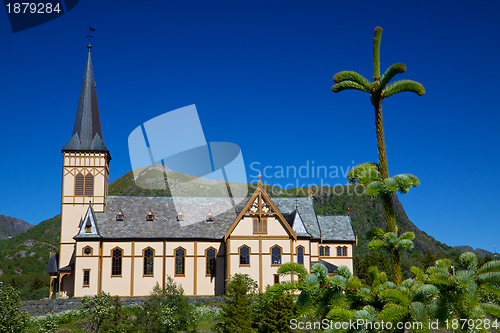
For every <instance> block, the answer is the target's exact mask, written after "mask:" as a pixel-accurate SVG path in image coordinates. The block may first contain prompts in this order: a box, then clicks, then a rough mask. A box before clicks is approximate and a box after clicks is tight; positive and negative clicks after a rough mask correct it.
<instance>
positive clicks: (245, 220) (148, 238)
mask: <svg viewBox="0 0 500 333" xmlns="http://www.w3.org/2000/svg"><path fill="white" fill-rule="evenodd" d="M88 48H89V51H88V57H87V64H86V68H85V74H84V78H83V84H82V90H81V94H80V101H79V104H78V109H77V114H76V120H75V124H74V129H73V135H72V137H71V139H70V140H69V142H68V143H67V144H66V145H65V146H64V148H63V149H62V155H63V177H62V179H63V180H62V202H61V239H60V248H59V253H53V254H51V256H50V259H49V263H48V266H47V272H48V273H49V274H50V276H51V279H52V281H53V282H54V283H51V286H54V290H51V293H55V294H57V295H58V296H62V297H64V296H68V297H73V296H75V297H79V296H86V295H96V294H98V293H99V292H101V291H105V292H108V293H110V294H112V295H120V296H145V295H148V294H149V293H150V292H151V291H152V289H153V287H154V286H155V285H156V284H157V283H159V284H160V286H164V285H165V281H166V278H167V276H171V277H173V279H174V280H175V281H176V282H178V283H180V284H181V285H182V287H183V288H184V291H185V294H186V295H221V294H224V289H225V281H226V279H227V278H228V277H229V276H231V275H233V274H235V273H245V274H248V275H249V276H251V277H252V278H253V279H254V280H256V281H257V282H258V284H259V287H260V290H261V291H265V288H266V286H267V285H272V284H275V283H280V282H281V281H282V280H283V281H284V280H285V279H290V277H286V278H284V277H280V276H279V275H278V274H277V270H278V267H279V266H280V265H281V264H283V263H286V262H296V263H299V264H301V265H304V267H305V268H306V269H307V270H308V271H310V269H311V267H312V266H313V265H314V264H316V263H322V264H324V265H325V266H326V267H327V268H328V270H329V271H330V272H333V271H335V270H336V269H337V267H338V266H340V265H345V266H347V267H349V268H350V269H351V271H352V267H353V261H352V255H353V246H355V243H356V236H355V234H354V231H353V229H352V225H351V219H350V217H348V216H318V215H316V213H315V210H314V203H313V199H312V198H311V197H309V198H281V197H280V198H271V197H269V195H268V194H267V193H266V191H265V190H264V187H263V185H262V182H261V181H260V180H259V183H258V185H257V188H256V190H255V192H254V193H253V194H252V196H250V197H247V198H245V199H244V200H243V201H242V202H241V203H240V204H239V205H238V207H237V209H236V210H229V211H226V212H224V213H221V214H218V215H212V213H211V212H212V211H220V210H218V209H217V207H218V206H219V205H222V204H223V200H224V198H217V197H184V198H176V204H177V205H179V203H180V204H181V205H182V212H181V211H177V210H176V208H175V207H174V203H173V200H172V198H170V197H129V196H108V180H109V163H110V161H111V155H110V152H109V151H108V149H107V148H106V146H105V145H104V142H103V135H102V130H101V123H100V116H99V108H98V104H97V96H96V87H95V82H94V73H93V69H92V61H91V52H90V51H91V46H90V45H89V46H88ZM195 213H196V214H195ZM200 214H202V215H203V216H205V215H206V219H205V220H203V221H193V220H191V221H190V219H192V216H194V215H196V216H200ZM293 278H294V277H291V279H293Z"/></svg>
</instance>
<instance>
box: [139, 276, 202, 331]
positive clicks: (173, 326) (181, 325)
mask: <svg viewBox="0 0 500 333" xmlns="http://www.w3.org/2000/svg"><path fill="white" fill-rule="evenodd" d="M197 324H198V321H197V318H196V317H195V310H194V307H193V306H192V305H191V304H189V302H188V299H187V297H186V296H184V289H182V286H181V285H179V284H177V283H176V282H175V281H174V279H173V278H172V277H171V276H167V281H166V283H165V288H163V289H162V288H161V287H160V285H159V284H158V283H157V284H156V286H155V287H154V288H153V291H152V292H151V295H150V296H148V298H147V300H146V302H145V303H144V307H143V308H142V310H140V311H139V313H138V314H137V320H136V325H135V326H136V329H137V331H138V332H152V333H153V332H154V333H157V332H162V333H168V332H178V331H186V330H189V329H195V328H196V326H197Z"/></svg>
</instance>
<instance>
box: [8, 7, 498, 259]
mask: <svg viewBox="0 0 500 333" xmlns="http://www.w3.org/2000/svg"><path fill="white" fill-rule="evenodd" d="M499 13H500V2H498V1H478V2H474V3H472V2H470V1H441V2H439V3H436V2H435V1H418V2H417V1H415V2H409V1H286V2H285V1H271V2H270V1H245V2H243V1H224V2H223V1H147V2H141V1H94V0H81V1H80V3H79V4H78V5H77V6H76V7H75V8H74V9H73V10H71V11H70V12H68V13H67V14H65V15H63V16H61V17H60V18H58V19H55V20H53V21H50V22H48V23H46V24H44V25H41V26H38V27H35V28H32V29H29V30H26V31H22V32H18V33H15V34H14V33H12V31H11V29H10V26H9V22H8V19H7V14H6V11H5V10H4V11H1V10H0V41H1V44H2V52H1V53H0V60H1V61H0V66H1V75H0V100H1V104H0V108H1V115H2V118H1V119H2V125H3V126H2V129H1V130H0V186H1V187H0V214H4V215H9V216H15V217H19V218H22V219H24V220H26V221H27V222H30V223H32V224H37V223H39V222H40V221H42V220H45V219H47V218H50V217H53V216H55V215H57V214H59V213H60V200H61V177H62V158H61V152H60V150H61V148H62V147H63V146H64V145H65V144H66V142H67V141H68V140H69V139H70V138H71V134H72V130H73V124H74V119H75V114H76V109H77V106H78V99H79V94H80V89H81V84H82V79H83V72H84V69H85V61H86V57H87V47H86V46H87V42H88V41H87V39H86V37H85V36H86V35H87V34H88V31H87V30H86V28H85V25H88V24H89V23H90V24H91V25H92V26H93V27H94V28H95V29H96V31H95V33H94V36H95V37H94V38H93V40H92V45H93V48H92V59H93V66H94V74H95V78H96V84H97V96H98V101H99V109H100V113H101V122H102V128H103V136H104V142H105V144H106V146H107V147H108V149H109V150H110V152H111V155H112V158H113V160H112V161H111V165H110V168H111V171H110V172H111V173H110V177H111V180H112V181H113V180H115V179H117V178H119V177H120V176H122V175H123V174H125V173H126V172H128V171H130V169H131V166H130V159H129V154H128V143H127V139H128V135H129V134H130V133H131V131H132V130H133V129H134V128H136V127H137V126H139V125H140V124H142V123H144V122H145V121H148V120H149V119H151V118H153V117H156V116H158V115H160V114H163V113H165V112H167V111H170V110H174V109H177V108H180V107H184V106H187V105H191V104H196V107H197V109H198V113H199V116H200V120H201V124H202V126H203V128H204V131H205V137H206V139H207V141H211V142H216V141H227V142H232V143H235V144H237V145H239V146H240V147H241V150H242V154H243V159H244V161H245V165H246V166H247V172H248V180H249V181H255V177H256V176H257V174H258V172H259V171H261V172H263V171H264V167H266V166H268V167H269V168H268V169H266V174H265V177H264V178H263V180H264V181H265V182H267V183H269V184H279V185H281V186H286V185H287V184H294V185H293V186H291V185H288V187H295V185H296V184H297V181H298V183H299V185H301V186H307V185H309V184H320V182H321V180H323V183H326V184H330V185H335V184H346V179H345V177H344V176H343V175H342V169H341V168H343V170H346V168H348V167H352V166H353V165H354V164H360V163H364V162H368V161H377V148H376V137H375V126H374V112H373V107H372V105H371V104H370V100H369V96H368V94H367V93H363V92H359V91H344V92H341V93H339V94H334V93H332V91H331V86H332V84H333V81H332V77H333V75H334V74H335V73H337V72H339V71H342V70H354V71H357V72H359V73H361V74H363V75H364V76H365V77H367V78H370V79H371V78H372V76H373V59H372V57H373V54H372V52H373V29H374V28H375V27H376V26H381V27H383V28H384V33H383V37H382V48H381V62H382V70H385V69H386V68H387V67H388V66H390V65H391V64H393V63H396V62H401V63H404V64H406V66H407V72H406V73H404V74H400V75H398V76H397V77H396V79H412V80H415V81H418V82H420V83H422V84H423V85H424V87H425V88H426V94H425V95H424V96H422V97H419V96H417V95H415V94H411V93H403V94H398V95H396V96H393V97H391V98H389V99H386V100H384V104H383V106H384V125H385V133H386V144H387V150H388V161H389V172H390V174H391V175H395V174H398V173H412V174H414V175H416V176H418V177H419V178H420V180H421V185H420V187H418V188H416V189H412V190H411V191H410V193H409V194H406V195H400V200H401V201H402V203H403V205H404V208H405V210H406V212H407V214H408V216H409V218H410V220H412V221H413V222H414V223H415V224H416V225H417V226H418V227H419V228H420V229H421V230H424V231H425V232H427V233H428V234H430V235H432V236H433V237H435V238H436V239H438V240H439V241H441V242H444V243H447V244H449V245H453V246H454V245H464V244H468V245H471V246H473V247H481V248H484V249H487V250H490V251H493V249H494V246H495V245H497V246H498V247H500V242H499V235H500V223H499V222H500V219H499V213H498V207H499V199H500V195H499V185H500V184H499V182H500V181H499V179H500V178H499V176H498V174H499V170H498V166H499V165H500V154H499V143H500V142H499V141H500V135H499V133H498V128H499V125H500V113H499V111H500V94H499V93H498V90H497V88H498V87H499V85H498V78H499V77H500V65H499V59H500V40H499V37H498V31H500V20H498V14H499ZM172 144H175V143H172ZM313 164H314V166H315V167H317V166H325V167H327V168H328V169H329V170H334V169H335V168H338V169H339V174H338V175H339V177H338V178H334V177H333V176H335V175H334V174H331V173H329V174H328V177H324V175H321V177H320V178H318V177H316V175H315V177H312V165H313ZM307 165H309V171H310V174H309V175H305V170H306V167H304V168H303V169H302V171H303V172H302V176H301V177H293V174H290V175H289V177H288V178H286V177H283V178H282V177H281V175H280V174H278V175H276V171H278V170H279V166H281V167H284V168H286V167H295V168H297V169H298V168H300V167H301V166H307ZM284 176H286V173H285V174H284Z"/></svg>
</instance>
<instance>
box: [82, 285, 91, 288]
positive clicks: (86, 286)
mask: <svg viewBox="0 0 500 333" xmlns="http://www.w3.org/2000/svg"><path fill="white" fill-rule="evenodd" d="M82 288H90V285H83V286H82Z"/></svg>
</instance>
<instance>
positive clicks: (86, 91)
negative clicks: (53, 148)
mask: <svg viewBox="0 0 500 333" xmlns="http://www.w3.org/2000/svg"><path fill="white" fill-rule="evenodd" d="M88 48H89V54H88V57H87V66H86V67H85V74H84V76H83V84H82V91H81V93H80V102H79V103H78V111H77V112H76V120H75V127H74V128H73V136H72V137H71V140H69V142H68V143H67V144H66V146H64V148H63V149H62V150H63V151H67V150H70V151H75V150H76V151H80V150H84V151H106V152H107V151H108V149H107V148H106V146H105V145H104V142H103V140H102V130H101V119H100V117H99V107H98V105H97V94H96V89H95V81H94V70H93V69H92V59H91V57H90V49H91V48H92V46H90V43H89V45H88Z"/></svg>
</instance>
